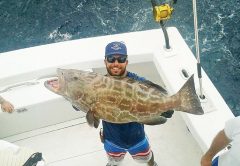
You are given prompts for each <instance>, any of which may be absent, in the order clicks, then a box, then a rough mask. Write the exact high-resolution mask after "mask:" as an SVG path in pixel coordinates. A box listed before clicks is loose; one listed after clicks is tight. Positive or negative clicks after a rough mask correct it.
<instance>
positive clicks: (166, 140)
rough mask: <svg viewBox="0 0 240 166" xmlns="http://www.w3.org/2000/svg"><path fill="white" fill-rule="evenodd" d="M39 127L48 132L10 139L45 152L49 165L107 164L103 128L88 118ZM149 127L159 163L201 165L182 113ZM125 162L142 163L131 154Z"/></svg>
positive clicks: (179, 165) (127, 164)
mask: <svg viewBox="0 0 240 166" xmlns="http://www.w3.org/2000/svg"><path fill="white" fill-rule="evenodd" d="M66 126H67V127H66ZM53 128H56V129H55V130H53ZM39 130H41V131H43V130H45V132H39V131H32V132H28V133H24V139H21V135H15V136H13V137H9V138H8V141H10V140H11V139H12V140H13V139H14V140H15V141H12V142H13V143H14V144H16V145H19V146H23V147H28V148H32V149H34V150H36V151H39V152H42V153H43V156H44V158H45V160H46V163H47V165H48V166H79V165H84V166H95V165H96V166H104V165H106V163H107V158H106V155H105V151H104V149H103V145H102V143H101V142H100V139H99V135H98V133H99V129H95V128H91V127H89V126H88V125H87V123H86V122H85V118H84V117H83V118H80V119H76V120H73V121H69V122H65V123H62V124H58V125H55V126H49V127H46V128H43V129H39ZM145 130H146V133H147V135H148V138H149V142H150V144H151V147H152V150H153V152H154V155H155V160H156V162H157V163H158V164H159V165H161V166H172V165H177V166H198V165H199V161H200V158H201V155H202V151H201V148H199V146H198V144H197V142H196V141H195V139H194V138H193V137H192V135H191V133H190V132H189V131H188V129H187V127H186V125H185V122H184V121H183V119H182V117H181V115H180V114H179V113H178V112H175V113H174V115H173V117H172V118H171V119H169V120H168V122H167V123H165V124H164V125H157V126H145ZM34 132H35V133H34ZM37 133H41V134H37ZM26 135H29V137H28V138H27V137H26ZM124 165H125V166H129V165H131V166H137V165H142V164H138V163H136V162H135V161H134V160H133V159H131V157H130V155H129V154H127V155H126V158H125V160H124V161H123V163H122V166H124Z"/></svg>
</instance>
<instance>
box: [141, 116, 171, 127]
mask: <svg viewBox="0 0 240 166" xmlns="http://www.w3.org/2000/svg"><path fill="white" fill-rule="evenodd" d="M166 122H167V118H165V117H163V116H158V117H155V118H151V119H147V120H143V121H141V123H143V124H146V125H160V124H163V123H166Z"/></svg>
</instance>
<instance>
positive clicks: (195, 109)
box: [176, 75, 204, 115]
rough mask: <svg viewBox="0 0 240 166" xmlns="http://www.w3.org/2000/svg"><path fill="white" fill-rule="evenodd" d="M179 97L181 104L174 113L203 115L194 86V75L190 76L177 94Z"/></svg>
mask: <svg viewBox="0 0 240 166" xmlns="http://www.w3.org/2000/svg"><path fill="white" fill-rule="evenodd" d="M177 94H178V95H179V97H180V100H181V104H180V106H179V107H178V108H176V111H182V112H187V113H190V114H195V115H202V114H204V112H203V109H202V106H201V103H200V100H199V98H198V95H197V94H196V90H195V86H194V75H192V76H191V77H190V78H189V79H188V80H187V82H186V83H185V84H184V85H183V87H182V88H181V89H180V90H179V92H178V93H177Z"/></svg>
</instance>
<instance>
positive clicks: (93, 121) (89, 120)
mask: <svg viewBox="0 0 240 166" xmlns="http://www.w3.org/2000/svg"><path fill="white" fill-rule="evenodd" d="M86 119H87V123H88V125H89V126H91V127H95V128H98V126H99V123H100V120H99V119H97V118H95V117H94V114H93V112H92V111H88V112H87V115H86Z"/></svg>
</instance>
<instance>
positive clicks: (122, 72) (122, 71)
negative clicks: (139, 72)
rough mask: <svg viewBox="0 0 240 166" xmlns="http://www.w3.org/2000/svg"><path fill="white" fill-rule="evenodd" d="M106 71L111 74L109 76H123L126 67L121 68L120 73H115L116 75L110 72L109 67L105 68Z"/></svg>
mask: <svg viewBox="0 0 240 166" xmlns="http://www.w3.org/2000/svg"><path fill="white" fill-rule="evenodd" d="M107 71H108V74H109V75H111V76H123V75H124V74H125V72H126V67H125V68H124V69H123V70H121V73H120V74H117V75H115V74H113V73H112V72H111V69H109V68H107Z"/></svg>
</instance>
